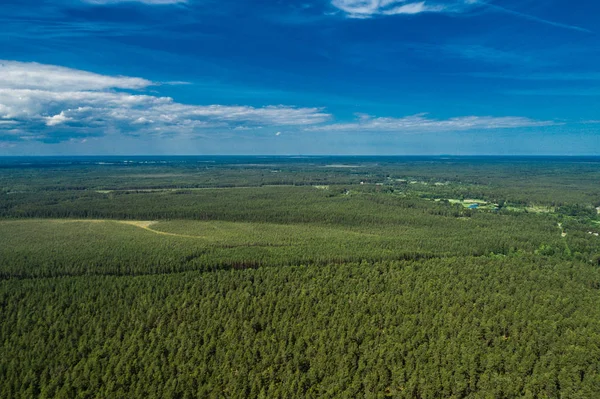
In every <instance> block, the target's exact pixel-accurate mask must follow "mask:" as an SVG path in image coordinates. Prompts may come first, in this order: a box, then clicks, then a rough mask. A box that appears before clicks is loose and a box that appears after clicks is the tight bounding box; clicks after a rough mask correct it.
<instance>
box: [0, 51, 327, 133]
mask: <svg viewBox="0 0 600 399" xmlns="http://www.w3.org/2000/svg"><path fill="white" fill-rule="evenodd" d="M0 68H1V69H0V120H3V121H11V122H10V128H11V135H13V136H14V135H15V131H16V132H20V134H21V138H22V139H27V138H32V137H35V138H40V137H41V139H43V140H66V139H68V138H70V137H72V135H73V134H75V135H76V136H77V137H81V136H86V135H102V134H106V133H110V132H115V133H126V134H133V135H139V134H188V135H193V134H198V132H199V130H200V129H208V128H213V129H216V128H219V129H221V128H222V129H228V130H229V129H235V128H239V127H242V128H245V129H258V128H260V127H262V126H293V125H297V126H305V125H312V124H318V123H322V122H325V121H327V120H329V119H330V117H331V115H329V114H327V113H325V112H324V111H323V110H322V109H320V108H297V107H290V106H284V105H270V106H265V107H252V106H247V105H218V104H215V105H193V104H181V103H178V102H176V101H174V100H173V99H172V98H170V97H160V96H153V95H147V94H143V93H131V92H127V91H124V90H128V89H129V90H132V89H143V88H145V87H148V86H150V85H152V82H150V81H148V80H145V79H141V78H130V77H111V76H104V75H99V74H94V73H90V72H85V71H79V70H73V69H68V68H63V67H57V66H52V65H41V64H36V63H19V62H12V61H4V62H2V64H1V66H0ZM117 89H118V90H117ZM8 125H9V123H6V122H5V123H2V124H1V125H0V129H2V128H4V129H5V130H0V134H4V135H6V134H7V130H6V128H8ZM69 135H71V136H69Z"/></svg>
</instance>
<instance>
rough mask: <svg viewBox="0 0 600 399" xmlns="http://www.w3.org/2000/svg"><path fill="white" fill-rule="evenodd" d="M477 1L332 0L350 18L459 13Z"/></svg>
mask: <svg viewBox="0 0 600 399" xmlns="http://www.w3.org/2000/svg"><path fill="white" fill-rule="evenodd" d="M477 3H478V1H477V0H427V1H412V0H332V1H331V4H332V5H333V6H334V7H336V8H338V9H339V10H341V11H343V12H344V13H345V14H346V15H347V16H348V17H350V18H370V17H373V16H376V15H399V14H420V13H424V12H457V11H462V10H464V9H466V8H467V7H469V6H473V5H475V4H477Z"/></svg>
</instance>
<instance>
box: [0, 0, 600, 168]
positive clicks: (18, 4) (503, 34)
mask: <svg viewBox="0 0 600 399" xmlns="http://www.w3.org/2000/svg"><path fill="white" fill-rule="evenodd" d="M598 11H600V5H597V4H593V3H591V2H586V3H582V4H579V5H578V6H577V7H573V5H572V4H570V3H568V2H567V1H566V0H550V1H546V2H543V3H541V2H532V1H525V2H523V1H516V0H506V1H502V2H500V1H488V0H426V1H417V0H305V1H295V0H294V1H268V0H267V1H262V0H252V1H246V2H234V1H216V0H137V1H133V0H130V1H122V0H73V1H67V0H5V1H3V2H2V15H0V22H1V23H2V24H3V30H2V31H1V32H0V155H4V156H6V155H124V154H127V155H134V154H144V155H146V154H156V155H188V154H189V155H196V154H198V155H203V154H280V155H294V154H305V155H310V154H314V155H320V154H340V155H343V154H353V155H356V154H364V155H428V154H450V155H477V154H486V155H525V154H527V155H529V154H531V155H546V154H553V155H600V140H599V138H598V137H599V133H600V115H599V113H598V110H599V109H600V107H599V105H600V71H599V70H598V65H600V46H599V45H598V40H597V32H596V31H595V29H597V26H599V24H598V22H599V21H598V17H597V15H598Z"/></svg>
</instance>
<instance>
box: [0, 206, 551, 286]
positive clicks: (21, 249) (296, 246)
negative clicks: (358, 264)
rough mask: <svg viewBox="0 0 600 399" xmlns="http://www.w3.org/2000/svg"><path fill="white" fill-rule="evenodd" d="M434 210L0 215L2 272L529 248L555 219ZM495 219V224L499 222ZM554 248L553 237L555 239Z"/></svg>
mask: <svg viewBox="0 0 600 399" xmlns="http://www.w3.org/2000/svg"><path fill="white" fill-rule="evenodd" d="M495 216H496V217H495V218H492V217H491V215H486V214H481V217H479V218H468V219H461V218H448V217H437V218H434V219H431V220H427V219H423V220H422V221H419V223H414V222H410V223H403V224H390V225H388V226H379V227H376V226H370V227H367V226H365V227H358V226H352V227H351V226H341V225H340V226H336V225H332V226H323V225H315V224H300V223H297V224H275V223H251V222H226V221H190V220H174V221H160V222H155V221H132V220H121V221H118V220H94V219H83V220H81V219H28V220H2V221H0V242H2V243H3V245H2V246H1V247H0V278H12V277H50V276H62V275H73V274H76V275H79V274H118V275H121V274H127V275H138V274H155V273H171V272H181V271H187V270H213V269H219V268H232V267H233V268H246V267H258V266H285V265H299V264H327V263H342V262H350V261H362V260H367V261H379V260H398V259H400V260H401V259H422V258H431V257H450V256H462V255H487V254H490V253H495V254H506V253H509V252H514V251H516V250H520V251H526V252H533V251H535V250H536V249H537V248H538V247H539V246H540V245H541V244H543V243H545V244H550V245H552V242H555V243H556V242H557V240H558V239H559V238H560V236H559V234H558V233H557V231H556V228H555V226H553V225H552V224H551V223H545V222H544V223H543V224H541V225H538V226H537V227H536V226H533V227H531V228H529V229H528V228H517V226H518V224H519V220H518V219H516V218H511V217H507V216H499V215H495ZM498 218H502V221H503V223H502V224H498V223H497V221H498ZM554 245H556V244H554Z"/></svg>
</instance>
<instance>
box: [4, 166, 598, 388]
mask: <svg viewBox="0 0 600 399" xmlns="http://www.w3.org/2000/svg"><path fill="white" fill-rule="evenodd" d="M599 166H600V159H578V158H573V159H570V158H540V159H520V158H519V159H516V158H449V159H441V158H391V157H387V158H385V157H382V158H377V157H374V158H373V157H372V158H360V157H356V158H327V157H325V158H306V159H296V158H285V157H272V158H264V157H263V158H261V157H241V158H218V157H213V158H209V157H205V158H191V157H190V158H165V159H160V158H133V159H124V158H123V159H121V158H108V159H95V158H72V159H66V158H31V159H18V158H13V159H3V160H2V161H0V184H1V185H0V187H1V188H0V243H1V244H0V318H1V320H2V323H1V324H0V342H1V343H2V344H1V345H0V397H2V398H31V397H41V398H55V397H58V398H106V397H111V398H113V397H114V398H133V397H140V398H196V397H211V398H212V397H214V398H218V397H228V398H241V397H250V398H294V397H298V398H305V397H312V398H321V397H325V398H327V397H329V398H359V397H366V398H371V397H372V398H383V397H393V398H440V397H444V398H446V397H447V398H479V397H482V398H483V397H486V398H487V397H489V398H513V397H527V398H558V397H562V398H593V397H597V396H600V362H599V361H598V359H600V236H599V235H598V234H600V219H599V218H598V212H597V211H596V209H595V208H596V206H598V205H600V188H599V187H598V184H597V183H598V181H600V168H599ZM474 204H475V206H474Z"/></svg>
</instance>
